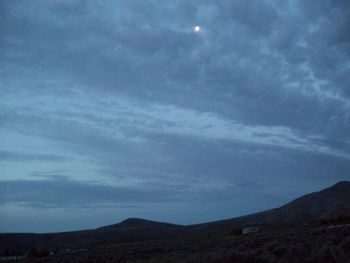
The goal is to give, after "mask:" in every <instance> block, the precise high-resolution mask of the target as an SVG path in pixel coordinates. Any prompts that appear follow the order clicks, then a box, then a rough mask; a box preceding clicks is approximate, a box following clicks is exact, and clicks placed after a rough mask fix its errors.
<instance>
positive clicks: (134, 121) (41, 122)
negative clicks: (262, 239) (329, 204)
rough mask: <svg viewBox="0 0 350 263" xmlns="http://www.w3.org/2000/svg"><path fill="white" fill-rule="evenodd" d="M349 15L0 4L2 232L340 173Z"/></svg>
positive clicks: (280, 4) (178, 217)
mask: <svg viewBox="0 0 350 263" xmlns="http://www.w3.org/2000/svg"><path fill="white" fill-rule="evenodd" d="M349 24H350V2H349V1H348V0H321V1H320V0H309V1H304V0H293V1H287V0H286V1H279V0H275V1H274V0H266V1H263V0H259V1H258V0H248V1H240V0H232V1H228V0H227V1H225V0H216V1H209V0H208V1H199V0H198V1H197V0H193V1H188V0H181V1H157V0H142V1H141V0H135V1H124V0H123V1H122V0H120V1H85V0H84V1H78V0H76V1H68V0H67V1H62V0H60V1H59V0H57V1H43V0H41V1H39V0H38V1H36V0H31V1H14V0H13V1H7V0H0V138H1V139H0V215H1V216H0V231H1V232H13V231H26V232H28V231H34V232H46V231H63V230H73V229H84V228H94V227H98V226H102V225H107V224H112V223H116V222H118V221H121V220H123V219H125V218H127V217H143V218H147V219H153V220H159V221H167V222H172V223H180V224H190V223H198V222H205V221H210V220H216V219H223V218H229V217H235V216H239V215H243V214H248V213H251V212H256V211H260V210H263V209H267V208H272V207H276V206H280V205H282V204H284V203H285V202H288V201H290V200H292V199H293V198H295V197H298V196H300V195H302V194H305V193H309V192H311V191H316V190H319V189H322V188H324V187H327V186H330V185H331V184H333V183H336V182H337V181H340V180H347V179H349V176H350V174H349V171H350V87H349V83H350V31H349ZM196 25H199V26H200V27H201V30H200V32H195V31H194V27H195V26H196Z"/></svg>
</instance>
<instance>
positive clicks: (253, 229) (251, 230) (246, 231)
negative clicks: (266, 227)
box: [243, 226, 260, 234]
mask: <svg viewBox="0 0 350 263" xmlns="http://www.w3.org/2000/svg"><path fill="white" fill-rule="evenodd" d="M259 230H260V227H258V226H247V227H245V228H243V234H251V233H257V232H259Z"/></svg>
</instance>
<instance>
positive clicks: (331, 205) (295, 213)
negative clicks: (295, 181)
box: [196, 181, 350, 229]
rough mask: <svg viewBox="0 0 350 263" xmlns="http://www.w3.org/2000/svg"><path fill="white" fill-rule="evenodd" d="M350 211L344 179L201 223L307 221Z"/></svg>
mask: <svg viewBox="0 0 350 263" xmlns="http://www.w3.org/2000/svg"><path fill="white" fill-rule="evenodd" d="M341 215H345V216H349V215H350V182H348V181H342V182H338V183H336V184H335V185H333V186H331V187H329V188H326V189H324V190H322V191H319V192H314V193H311V194H307V195H304V196H302V197H300V198H297V199H295V200H293V201H292V202H290V203H287V204H286V205H284V206H281V207H279V208H274V209H271V210H266V211H263V212H259V213H255V214H251V215H247V216H242V217H237V218H233V219H227V220H220V221H216V222H209V223H204V224H198V225H196V227H198V228H200V229H218V228H220V227H221V228H224V227H228V226H231V227H244V226H247V225H275V224H303V223H313V222H314V223H315V222H319V221H320V220H322V219H327V218H335V217H338V216H341Z"/></svg>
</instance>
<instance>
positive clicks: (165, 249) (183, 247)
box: [21, 225, 350, 263]
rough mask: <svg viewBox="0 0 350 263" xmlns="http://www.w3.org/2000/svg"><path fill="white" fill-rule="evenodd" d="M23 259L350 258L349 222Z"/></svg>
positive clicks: (311, 262)
mask: <svg viewBox="0 0 350 263" xmlns="http://www.w3.org/2000/svg"><path fill="white" fill-rule="evenodd" d="M21 262H37V263H39V262H96V263H97V262H110V263H112V262H120V263H122V262H123V263H129V262H130V263H131V262H144V263H146V262H186V263H190V262H204V263H205V262H221V263H225V262H240V263H244V262H247V263H248V262H251V263H254V262H256V263H258V262H279V263H284V262H286V263H287V262H305V263H307V262H308V263H314V262H315V263H316V262H319V263H323V262H324V263H329V262H344V263H346V262H350V227H349V226H345V225H344V226H337V227H333V226H331V227H330V226H322V227H319V226H318V227H316V226H303V227H297V228H287V229H274V230H273V229H270V230H266V231H264V230H262V231H261V232H260V233H255V234H247V235H239V236H235V235H228V236H221V237H210V236H208V237H207V238H198V239H191V238H188V239H181V240H180V239H178V240H169V239H168V240H155V241H148V242H140V243H118V244H109V245H100V246H96V247H94V248H90V249H89V250H86V251H72V252H64V253H59V254H56V255H52V256H46V257H42V258H34V257H32V258H26V259H23V260H21Z"/></svg>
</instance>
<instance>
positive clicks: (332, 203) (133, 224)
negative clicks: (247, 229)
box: [0, 181, 350, 251]
mask: <svg viewBox="0 0 350 263" xmlns="http://www.w3.org/2000/svg"><path fill="white" fill-rule="evenodd" d="M340 215H346V216H349V215H350V182H347V181H343V182H339V183H337V184H335V185H333V186H332V187H329V188H327V189H324V190H322V191H319V192H315V193H311V194H307V195H305V196H302V197H300V198H298V199H295V200H294V201H292V202H290V203H288V204H286V205H284V206H282V207H279V208H275V209H271V210H267V211H263V212H260V213H256V214H252V215H247V216H242V217H238V218H233V219H227V220H221V221H215V222H209V223H203V224H196V225H189V226H182V225H174V224H168V223H161V222H156V221H150V220H145V219H138V218H129V219H126V220H124V221H122V222H120V223H118V224H114V225H109V226H104V227H100V228H97V229H94V230H85V231H73V232H62V233H49V234H21V233H7V234H0V251H4V250H5V249H6V248H14V247H17V248H26V247H27V248H30V247H33V246H36V247H45V248H54V247H70V248H74V247H83V246H91V245H98V244H109V243H120V242H142V241H148V240H157V239H158V240H159V239H169V238H191V237H198V235H199V236H201V235H203V234H208V233H211V232H213V233H228V232H229V231H230V230H231V229H233V228H235V227H244V226H247V225H262V226H266V227H267V226H274V225H280V224H282V225H283V224H289V225H298V224H304V223H318V222H319V221H320V220H321V219H325V218H332V217H333V218H334V217H336V216H340Z"/></svg>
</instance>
